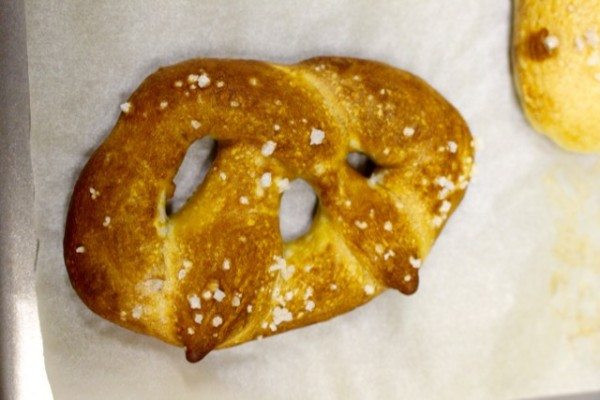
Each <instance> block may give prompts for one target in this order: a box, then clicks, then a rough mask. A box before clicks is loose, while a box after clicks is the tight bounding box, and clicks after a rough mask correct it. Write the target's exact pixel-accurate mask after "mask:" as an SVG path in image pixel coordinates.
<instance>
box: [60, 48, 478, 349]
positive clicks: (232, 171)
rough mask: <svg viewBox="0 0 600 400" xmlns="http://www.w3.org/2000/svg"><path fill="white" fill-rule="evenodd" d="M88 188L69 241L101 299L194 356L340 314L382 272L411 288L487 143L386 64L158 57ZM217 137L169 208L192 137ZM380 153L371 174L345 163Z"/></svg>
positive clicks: (98, 303)
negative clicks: (299, 196)
mask: <svg viewBox="0 0 600 400" xmlns="http://www.w3.org/2000/svg"><path fill="white" fill-rule="evenodd" d="M122 109H123V111H124V112H123V114H122V115H121V117H120V119H119V121H118V123H117V125H116V126H115V128H114V130H113V132H112V133H111V134H110V136H109V137H108V138H107V139H106V140H105V142H104V143H103V144H102V145H101V146H100V147H99V148H98V149H97V150H96V152H95V153H94V154H93V156H92V157H91V159H90V160H89V162H88V163H87V165H86V166H85V168H84V170H83V172H82V173H81V176H80V177H79V179H78V181H77V184H76V186H75V189H74V192H73V197H72V199H71V204H70V209H69V215H68V219H67V226H66V234H65V242H64V251H65V260H66V265H67V269H68V272H69V276H70V279H71V282H72V284H73V287H74V288H75V290H76V291H77V293H78V294H79V296H80V297H81V298H82V300H83V301H84V302H85V304H86V305H87V306H88V307H89V308H90V309H92V310H93V311H94V312H96V313H97V314H99V315H101V316H102V317H104V318H107V319H109V320H111V321H113V322H115V323H117V324H119V325H121V326H124V327H126V328H128V329H132V330H134V331H137V332H142V333H146V334H149V335H153V336H156V337H158V338H160V339H162V340H164V341H166V342H169V343H172V344H175V345H180V346H181V345H183V346H185V347H186V356H187V358H188V360H190V361H198V360H200V359H201V358H202V357H204V356H205V355H206V354H207V353H208V352H210V351H211V350H212V349H214V348H222V347H227V346H232V345H236V344H239V343H243V342H245V341H248V340H252V339H254V338H256V337H259V336H261V337H262V336H268V335H272V334H275V333H280V332H283V331H286V330H289V329H294V328H297V327H301V326H305V325H308V324H312V323H315V322H319V321H323V320H326V319H329V318H331V317H333V316H335V315H337V314H340V313H342V312H346V311H348V310H351V309H353V308H355V307H357V306H359V305H361V304H363V303H365V302H367V301H369V300H370V299H372V298H373V297H374V296H376V295H377V294H379V293H380V292H381V291H382V290H384V289H385V287H392V288H396V289H398V290H400V291H401V292H403V293H406V294H410V293H412V292H414V291H415V290H416V288H417V285H418V268H419V267H420V265H421V262H422V259H423V258H424V257H425V255H426V254H427V252H428V251H429V249H430V247H431V245H432V244H433V242H434V240H435V238H436V237H437V235H438V233H439V232H440V230H441V229H442V227H443V225H444V223H445V221H446V219H447V218H448V216H449V215H450V214H451V213H452V212H453V211H454V208H455V207H456V206H457V204H458V203H459V202H460V200H461V198H462V196H463V193H464V189H465V188H466V185H467V183H468V181H469V176H470V169H471V165H472V161H473V159H472V157H473V148H472V145H471V136H470V134H469V131H468V128H467V126H466V124H465V123H464V121H463V120H462V118H461V117H460V115H459V114H458V113H457V112H456V110H455V109H454V108H453V107H452V106H451V105H450V104H448V103H447V102H446V101H445V100H444V99H443V98H442V97H441V96H440V95H439V94H437V93H436V92H435V91H434V90H433V89H432V88H431V87H429V86H428V85H427V84H426V83H425V82H423V81H422V80H420V79H418V78H416V77H414V76H413V75H410V74H408V73H406V72H403V71H400V70H397V69H395V68H392V67H389V66H387V65H384V64H380V63H376V62H372V61H365V60H358V59H351V58H335V57H322V58H314V59H310V60H307V61H304V62H302V63H299V64H296V65H290V66H286V65H273V64H267V63H264V62H257V61H241V60H212V59H198V60H191V61H187V62H183V63H181V64H177V65H174V66H171V67H167V68H161V69H159V70H158V71H157V72H156V73H154V74H152V75H151V76H149V77H148V78H147V79H146V80H145V81H144V82H143V83H142V84H141V86H140V87H139V88H138V89H137V90H136V91H135V93H134V94H133V95H132V96H131V98H130V100H129V102H128V103H126V104H124V105H123V106H122ZM205 135H211V136H212V137H213V138H215V139H216V140H217V143H218V152H217V156H216V159H215V160H214V164H213V167H212V168H211V170H210V171H209V172H208V174H207V176H206V178H205V180H204V182H203V183H202V184H201V186H200V187H199V188H198V190H197V191H196V193H194V194H193V196H192V197H191V198H190V199H189V200H188V202H187V203H186V204H185V205H184V207H183V208H182V209H181V210H180V211H178V212H177V213H176V214H174V215H171V216H167V215H166V212H165V204H166V200H167V199H168V198H170V197H171V196H172V195H173V192H174V185H173V183H172V181H173V178H174V176H175V174H176V173H177V170H178V167H179V165H180V163H181V161H182V159H183V157H184V155H185V152H186V150H187V148H188V147H189V145H190V144H191V143H192V142H193V141H195V140H197V139H199V138H201V137H203V136H205ZM352 151H360V152H364V153H365V154H367V155H368V156H369V157H371V158H372V159H373V160H374V161H375V163H376V165H377V168H376V170H375V172H374V174H373V175H372V176H371V177H369V178H368V179H367V178H365V177H364V176H362V175H360V174H359V173H358V172H356V171H355V170H353V169H352V168H351V167H350V166H349V165H348V164H347V163H346V157H347V155H348V153H349V152H352ZM295 178H302V179H304V180H306V181H307V182H309V183H310V185H311V186H312V187H313V188H314V190H315V192H316V193H317V196H318V200H319V204H318V210H317V213H316V216H315V218H314V222H313V226H312V228H311V230H310V231H309V232H308V233H307V234H306V235H304V236H303V237H301V238H299V239H297V240H295V241H292V242H290V243H283V241H282V238H281V236H280V233H279V226H278V210H279V202H280V198H281V192H282V190H285V188H286V184H287V183H288V182H289V181H290V180H292V179H295Z"/></svg>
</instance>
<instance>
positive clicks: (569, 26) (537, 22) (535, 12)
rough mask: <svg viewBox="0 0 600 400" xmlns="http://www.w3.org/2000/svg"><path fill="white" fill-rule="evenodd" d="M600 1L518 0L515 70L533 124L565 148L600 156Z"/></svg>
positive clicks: (519, 94)
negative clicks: (599, 154) (599, 153)
mask: <svg viewBox="0 0 600 400" xmlns="http://www.w3.org/2000/svg"><path fill="white" fill-rule="evenodd" d="M599 35H600V0H581V1H577V2H572V1H566V0H548V1H539V0H517V1H515V5H514V15H513V31H512V49H511V54H512V69H513V76H514V80H515V87H516V90H517V94H518V96H519V100H520V102H521V106H522V107H523V111H524V112H525V115H526V116H527V118H528V120H529V122H530V123H531V125H532V126H533V127H534V128H535V129H536V130H538V131H539V132H542V133H543V134H545V135H547V136H548V137H550V138H551V139H552V140H554V141H555V142H556V143H557V144H559V145H560V146H561V147H563V148H565V149H567V150H572V151H577V152H585V153H588V152H596V153H597V152H600V129H598V127H599V126H600V42H599V41H600V36H599Z"/></svg>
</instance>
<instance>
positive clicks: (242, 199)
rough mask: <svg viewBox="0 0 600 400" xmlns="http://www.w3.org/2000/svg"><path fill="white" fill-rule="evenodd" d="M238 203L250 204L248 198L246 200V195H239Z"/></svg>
mask: <svg viewBox="0 0 600 400" xmlns="http://www.w3.org/2000/svg"><path fill="white" fill-rule="evenodd" d="M240 204H243V205H248V204H250V200H248V197H246V196H240Z"/></svg>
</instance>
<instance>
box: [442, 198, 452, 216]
mask: <svg viewBox="0 0 600 400" xmlns="http://www.w3.org/2000/svg"><path fill="white" fill-rule="evenodd" d="M450 208H452V203H450V202H449V201H448V200H444V201H443V202H442V205H441V206H440V212H441V213H442V214H446V213H447V212H448V211H450Z"/></svg>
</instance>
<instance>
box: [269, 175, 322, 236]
mask: <svg viewBox="0 0 600 400" xmlns="http://www.w3.org/2000/svg"><path fill="white" fill-rule="evenodd" d="M317 208H318V201H317V195H316V194H315V191H314V190H313V188H312V187H311V186H310V185H309V184H308V182H306V181H305V180H304V179H295V180H293V181H292V182H291V183H290V188H289V189H288V190H286V191H285V192H284V193H283V196H281V203H280V205H279V232H280V233H281V237H282V239H283V242H284V243H288V242H291V241H294V240H296V239H298V238H300V237H302V236H304V235H305V234H306V233H307V232H308V231H309V230H310V228H311V227H312V224H313V220H314V218H315V214H316V213H317Z"/></svg>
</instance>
